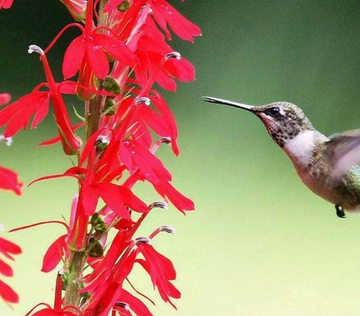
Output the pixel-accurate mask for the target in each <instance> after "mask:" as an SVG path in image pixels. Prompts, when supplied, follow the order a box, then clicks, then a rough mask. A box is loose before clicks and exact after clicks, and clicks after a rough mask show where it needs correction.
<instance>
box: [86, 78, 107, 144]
mask: <svg viewBox="0 0 360 316" xmlns="http://www.w3.org/2000/svg"><path fill="white" fill-rule="evenodd" d="M98 81H99V82H98V90H99V91H100V90H101V86H102V83H103V81H102V80H100V79H99V80H98ZM102 98H103V97H102V96H101V95H99V94H97V95H95V97H93V98H92V99H91V100H90V102H89V110H88V112H87V113H86V120H87V130H86V139H89V137H90V136H91V135H92V134H93V133H94V132H96V131H97V130H98V129H99V123H100V110H101V101H102Z"/></svg>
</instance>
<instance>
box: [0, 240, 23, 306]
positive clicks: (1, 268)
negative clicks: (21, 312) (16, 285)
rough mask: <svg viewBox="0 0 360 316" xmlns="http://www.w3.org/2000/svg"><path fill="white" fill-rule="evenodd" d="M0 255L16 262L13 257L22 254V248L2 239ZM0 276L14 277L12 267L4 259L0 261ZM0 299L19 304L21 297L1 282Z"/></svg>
mask: <svg viewBox="0 0 360 316" xmlns="http://www.w3.org/2000/svg"><path fill="white" fill-rule="evenodd" d="M0 254H1V255H3V256H4V257H5V258H7V259H10V260H14V258H13V255H18V254H21V248H20V247H19V246H18V245H16V244H14V243H12V242H11V241H9V240H6V239H4V238H2V237H0ZM0 274H2V275H4V276H8V277H9V276H12V275H13V270H12V268H11V267H10V265H8V264H7V263H5V261H4V260H2V259H0ZM0 297H1V298H2V299H3V300H4V301H5V302H7V303H18V302H19V296H18V295H17V294H16V292H15V291H14V290H13V289H12V288H11V287H10V286H9V285H7V284H6V283H5V282H3V281H1V280H0Z"/></svg>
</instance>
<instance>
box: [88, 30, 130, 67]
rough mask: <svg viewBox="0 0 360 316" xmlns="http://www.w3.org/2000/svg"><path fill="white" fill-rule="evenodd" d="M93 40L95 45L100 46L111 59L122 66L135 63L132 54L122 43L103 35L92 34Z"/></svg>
mask: <svg viewBox="0 0 360 316" xmlns="http://www.w3.org/2000/svg"><path fill="white" fill-rule="evenodd" d="M93 38H94V43H96V45H99V46H102V47H103V48H104V49H105V50H106V51H107V52H108V53H109V54H110V55H111V56H112V57H114V58H115V59H116V60H118V61H119V62H121V63H123V64H124V65H133V64H134V63H135V57H134V54H133V52H132V51H131V50H130V49H129V48H128V47H127V46H126V45H125V43H124V42H123V41H121V40H119V39H117V38H115V37H112V36H108V35H105V34H94V35H93Z"/></svg>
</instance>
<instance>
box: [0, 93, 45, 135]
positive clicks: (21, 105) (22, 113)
mask: <svg viewBox="0 0 360 316" xmlns="http://www.w3.org/2000/svg"><path fill="white" fill-rule="evenodd" d="M48 109H49V93H48V92H44V91H37V90H34V91H33V92H31V93H29V94H27V95H25V96H23V97H21V98H20V99H19V100H17V101H15V102H13V103H11V104H9V105H7V106H6V107H5V108H4V109H2V110H1V111H0V126H4V125H5V124H8V126H7V127H6V129H5V132H4V136H5V137H10V136H13V135H14V134H16V133H17V132H18V131H19V130H20V129H21V128H23V129H26V126H27V125H28V123H29V120H30V118H31V116H32V115H34V114H35V115H36V119H34V120H35V121H34V122H33V123H32V124H31V128H35V127H36V126H37V125H38V124H39V123H40V122H41V121H42V120H43V119H44V117H45V116H46V114H47V111H48ZM37 112H39V114H36V113H37Z"/></svg>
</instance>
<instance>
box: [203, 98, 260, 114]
mask: <svg viewBox="0 0 360 316" xmlns="http://www.w3.org/2000/svg"><path fill="white" fill-rule="evenodd" d="M202 98H203V100H204V101H206V102H210V103H218V104H222V105H228V106H232V107H235V108H240V109H243V110H247V111H250V112H255V111H256V109H257V108H258V107H257V106H253V105H248V104H243V103H237V102H233V101H228V100H223V99H218V98H213V97H202Z"/></svg>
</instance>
